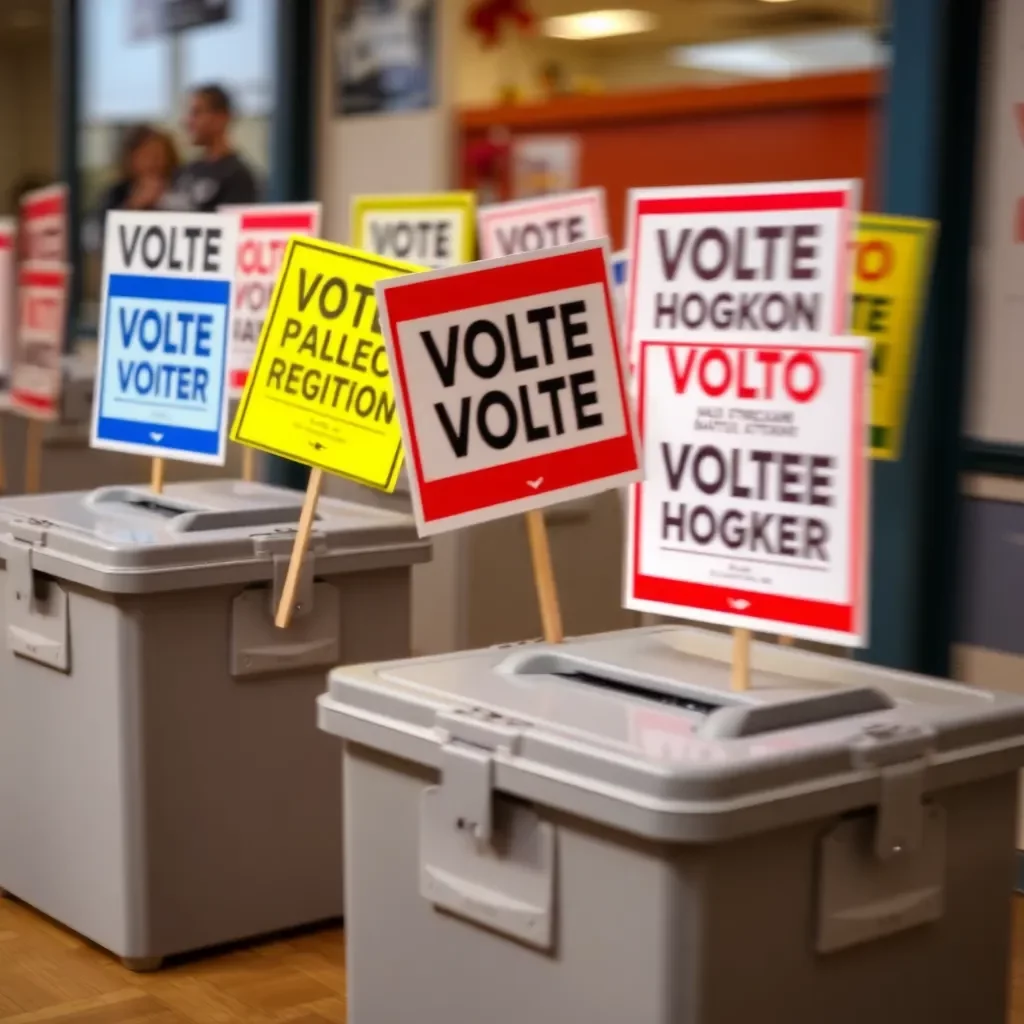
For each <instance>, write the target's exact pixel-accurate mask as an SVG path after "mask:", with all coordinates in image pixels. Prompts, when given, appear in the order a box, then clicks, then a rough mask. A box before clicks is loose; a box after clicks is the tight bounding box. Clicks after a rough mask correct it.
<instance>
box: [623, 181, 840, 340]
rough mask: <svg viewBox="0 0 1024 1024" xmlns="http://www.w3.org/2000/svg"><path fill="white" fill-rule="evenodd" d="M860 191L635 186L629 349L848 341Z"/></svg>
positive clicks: (818, 186) (812, 184)
mask: <svg viewBox="0 0 1024 1024" xmlns="http://www.w3.org/2000/svg"><path fill="white" fill-rule="evenodd" d="M859 191H860V189H859V184H858V183H857V182H855V181H801V182H785V183H783V182H779V183H766V184H758V185H716V186H707V187H697V188H668V189H634V190H633V191H631V192H630V194H629V199H628V210H627V216H628V225H629V235H630V237H629V254H630V258H631V260H632V266H631V268H630V283H629V292H628V301H627V313H626V315H627V324H628V332H627V334H628V339H629V351H630V356H631V358H634V357H635V351H636V348H637V346H638V345H639V344H640V343H641V342H643V341H668V340H680V339H687V340H694V341H696V340H701V341H704V342H711V341H715V340H721V341H725V340H733V341H740V340H743V339H746V338H752V337H756V336H763V335H766V334H779V335H783V334H789V335H802V336H804V337H805V338H808V339H813V338H820V337H828V336H833V335H838V334H845V333H846V331H847V329H848V328H847V324H848V317H849V305H850V304H849V298H848V294H849V278H850V274H851V271H850V262H849V257H848V250H849V244H850V240H851V238H852V234H851V232H852V231H853V229H854V228H855V227H856V216H857V203H858V196H859Z"/></svg>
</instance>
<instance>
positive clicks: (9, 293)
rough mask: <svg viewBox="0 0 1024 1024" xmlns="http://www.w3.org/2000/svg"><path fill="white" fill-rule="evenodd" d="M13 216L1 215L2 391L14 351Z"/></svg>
mask: <svg viewBox="0 0 1024 1024" xmlns="http://www.w3.org/2000/svg"><path fill="white" fill-rule="evenodd" d="M16 233H17V227H16V224H15V221H14V220H13V218H10V217H0V391H3V390H4V389H5V388H6V387H7V381H8V378H9V377H10V373H11V358H12V356H13V353H14V332H15V319H14V295H15V291H14V287H15V281H14V265H15V259H14V245H15V238H16Z"/></svg>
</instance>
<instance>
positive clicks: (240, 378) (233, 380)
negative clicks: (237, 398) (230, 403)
mask: <svg viewBox="0 0 1024 1024" xmlns="http://www.w3.org/2000/svg"><path fill="white" fill-rule="evenodd" d="M248 379H249V371H248V370H232V371H231V377H230V387H231V388H232V389H233V390H235V391H241V390H242V388H244V387H245V382H246V381H247V380H248Z"/></svg>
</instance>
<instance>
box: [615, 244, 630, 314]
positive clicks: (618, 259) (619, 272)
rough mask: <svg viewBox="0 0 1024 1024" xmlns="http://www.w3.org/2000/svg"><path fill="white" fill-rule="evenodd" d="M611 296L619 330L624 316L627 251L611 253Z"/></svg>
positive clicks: (627, 267)
mask: <svg viewBox="0 0 1024 1024" xmlns="http://www.w3.org/2000/svg"><path fill="white" fill-rule="evenodd" d="M611 267H612V297H613V298H614V299H615V315H616V316H617V317H618V319H619V330H622V328H623V326H624V325H625V322H626V321H625V316H626V277H627V275H628V274H629V253H628V252H626V251H625V250H623V251H622V252H616V253H612V257H611Z"/></svg>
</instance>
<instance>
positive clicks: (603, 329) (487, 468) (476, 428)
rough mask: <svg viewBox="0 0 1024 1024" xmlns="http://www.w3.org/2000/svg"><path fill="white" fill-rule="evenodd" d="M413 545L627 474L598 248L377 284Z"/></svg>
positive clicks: (627, 442)
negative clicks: (417, 539)
mask: <svg viewBox="0 0 1024 1024" xmlns="http://www.w3.org/2000/svg"><path fill="white" fill-rule="evenodd" d="M377 298H378V305H379V308H380V312H381V326H382V327H383V330H384V336H385V338H386V340H387V346H388V358H389V360H390V363H391V374H392V379H393V381H394V384H395V389H396V391H397V393H398V399H399V401H398V410H399V415H400V418H401V422H402V438H403V441H404V443H405V449H406V456H407V460H408V465H409V473H410V478H411V480H412V484H413V488H412V490H413V500H414V508H415V511H416V519H417V525H418V527H419V530H420V533H421V535H427V534H432V533H440V532H442V531H445V530H451V529H455V528H457V527H461V526H466V525H468V524H470V523H481V522H487V521H488V520H491V519H498V518H501V517H503V516H507V515H512V514H513V513H517V512H525V511H527V510H528V509H535V508H543V507H544V506H547V505H551V504H554V503H555V502H558V501H564V500H566V499H569V498H574V497H581V496H583V495H587V494H595V493H597V492H599V491H603V490H608V489H610V488H611V487H614V486H617V485H619V484H622V483H625V482H629V481H632V480H636V479H638V478H639V469H640V456H639V443H638V439H637V435H636V429H635V426H634V423H633V417H632V414H631V411H630V406H629V402H628V400H627V397H626V384H625V374H624V368H623V364H622V359H621V354H620V349H619V344H618V338H617V332H616V328H615V319H614V315H613V313H612V302H611V292H610V288H609V283H608V265H607V248H606V244H605V243H604V242H584V243H578V244H576V245H572V246H565V247H563V248H560V249H553V250H549V251H546V252H541V253H530V254H524V255H520V256H512V257H506V258H504V259H500V260H491V261H487V262H481V263H471V264H468V265H467V266H465V267H455V268H452V269H449V270H438V271H434V272H433V273H430V274H417V275H410V276H409V277H395V278H391V279H389V280H385V281H381V282H379V283H378V284H377Z"/></svg>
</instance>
